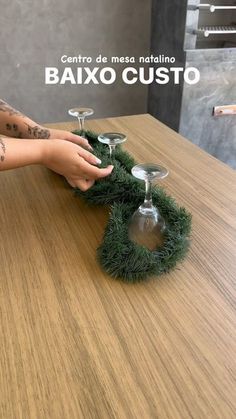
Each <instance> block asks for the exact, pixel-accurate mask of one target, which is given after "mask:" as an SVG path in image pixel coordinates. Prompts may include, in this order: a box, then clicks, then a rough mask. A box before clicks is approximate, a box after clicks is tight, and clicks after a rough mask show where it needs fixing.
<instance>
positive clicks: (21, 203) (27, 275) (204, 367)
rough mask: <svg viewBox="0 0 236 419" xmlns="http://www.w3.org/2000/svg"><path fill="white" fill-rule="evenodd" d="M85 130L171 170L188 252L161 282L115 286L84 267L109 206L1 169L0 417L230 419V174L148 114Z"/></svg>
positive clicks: (33, 172)
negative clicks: (114, 135)
mask: <svg viewBox="0 0 236 419" xmlns="http://www.w3.org/2000/svg"><path fill="white" fill-rule="evenodd" d="M55 126H57V127H59V128H65V129H73V128H75V126H76V124H74V123H71V124H69V123H67V124H56V125H55ZM87 127H89V128H90V129H93V130H95V131H97V132H102V131H112V130H118V131H121V132H124V133H126V134H127V135H128V141H127V143H126V144H125V146H124V148H125V149H127V150H128V151H130V152H131V153H132V154H133V155H134V157H135V158H136V160H137V161H138V162H144V161H155V162H159V163H161V164H163V165H164V166H167V167H168V168H169V170H170V175H169V177H168V178H166V179H165V180H164V181H163V186H164V187H165V188H166V190H167V192H168V193H170V194H171V195H173V197H175V198H176V200H177V201H178V203H179V204H182V205H184V206H185V207H186V208H187V209H188V210H190V211H191V212H192V214H193V232H192V246H191V250H190V253H189V255H188V257H187V258H186V260H185V261H184V263H183V264H182V265H180V266H178V268H177V269H176V270H175V271H173V272H172V273H171V274H168V275H165V276H162V277H161V278H159V279H156V278H153V279H151V280H150V281H148V282H146V283H143V284H136V285H127V284H124V283H122V282H119V281H115V280H113V279H111V278H110V277H108V276H107V275H106V274H104V272H102V270H101V268H100V266H99V265H98V263H97V261H96V248H97V246H98V244H99V243H100V242H101V240H102V236H103V232H104V228H105V225H106V223H107V219H108V211H107V209H105V208H103V207H100V208H89V207H87V205H86V204H85V203H84V202H83V201H82V200H80V199H78V198H77V199H76V198H75V197H74V196H73V193H72V191H71V189H70V188H69V187H68V186H67V185H66V183H65V182H64V180H63V179H62V178H61V177H60V176H57V175H56V174H54V173H52V172H50V171H48V170H47V169H45V168H42V167H39V166H32V167H27V168H23V169H17V170H12V171H8V172H1V174H0V176H1V182H0V190H1V204H0V205H1V211H0V217H1V244H0V246H1V251H0V343H1V349H0V418H1V419H18V418H24V419H34V418H39V419H42V418H50V419H74V418H76V419H77V418H79V419H80V418H86V419H90V418H99V419H100V418H101V419H106V418H109V419H111V418H119V419H123V418H129V419H130V418H141V417H142V418H161V419H167V418H168V419H169V418H171V419H172V418H173V419H187V418H194V419H202V418H204V419H205V418H206V419H211V418H212V419H228V418H235V417H236V396H235V395H236V356H235V354H236V299H235V296H236V295H235V294H236V290H235V288H236V287H235V281H236V172H235V171H233V170H232V169H230V168H228V167H227V166H225V165H224V164H222V163H220V162H219V161H217V160H216V159H214V158H213V157H210V156H209V155H207V154H206V153H204V152H203V151H201V150H200V149H199V148H197V147H196V146H194V145H192V144H191V143H190V142H188V141H187V140H185V139H183V138H182V137H181V136H179V135H178V134H176V133H175V132H173V131H171V130H170V129H168V128H167V127H165V126H164V125H162V124H161V123H159V122H158V121H156V120H155V119H153V118H152V117H151V116H149V115H142V116H141V115H140V116H130V117H121V118H111V119H103V120H95V121H90V122H88V123H87Z"/></svg>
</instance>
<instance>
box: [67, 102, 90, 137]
mask: <svg viewBox="0 0 236 419" xmlns="http://www.w3.org/2000/svg"><path fill="white" fill-rule="evenodd" d="M68 114H69V115H71V116H74V117H75V118H77V119H78V121H79V129H80V131H81V137H85V130H84V124H85V118H86V117H87V116H91V115H93V114H94V110H93V109H91V108H82V107H81V108H72V109H69V110H68Z"/></svg>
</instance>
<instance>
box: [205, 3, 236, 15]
mask: <svg viewBox="0 0 236 419" xmlns="http://www.w3.org/2000/svg"><path fill="white" fill-rule="evenodd" d="M197 9H199V10H207V11H209V12H211V13H214V12H216V11H218V10H236V6H215V5H213V4H199V5H198V6H197Z"/></svg>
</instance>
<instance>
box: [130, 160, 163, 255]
mask: <svg viewBox="0 0 236 419" xmlns="http://www.w3.org/2000/svg"><path fill="white" fill-rule="evenodd" d="M131 172H132V175H133V176H134V177H136V178H137V179H140V180H144V181H145V189H146V194H145V199H144V202H143V204H142V205H140V207H139V208H138V209H137V210H136V211H135V212H134V214H133V215H132V217H131V220H130V222H129V227H128V233H129V238H130V240H132V241H133V242H135V243H138V244H140V245H142V246H145V247H147V248H148V249H150V250H154V249H156V248H157V247H161V246H162V245H163V242H164V231H165V228H166V223H165V220H164V218H163V217H162V216H161V215H160V212H159V210H158V208H156V207H155V206H154V205H153V202H152V183H153V181H154V180H156V179H163V178H165V177H166V176H167V175H168V170H167V169H166V168H165V167H163V166H159V165H158V164H155V163H144V164H137V165H136V166H134V167H133V168H132V171H131Z"/></svg>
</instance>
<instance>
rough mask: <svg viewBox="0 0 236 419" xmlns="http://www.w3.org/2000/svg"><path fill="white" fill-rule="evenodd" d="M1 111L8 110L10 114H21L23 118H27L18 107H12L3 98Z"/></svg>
mask: <svg viewBox="0 0 236 419" xmlns="http://www.w3.org/2000/svg"><path fill="white" fill-rule="evenodd" d="M0 112H7V113H8V114H9V116H13V115H21V116H22V118H25V116H24V115H22V113H21V112H19V111H17V110H16V109H14V108H12V107H11V106H10V105H8V104H7V103H6V102H4V101H3V100H0Z"/></svg>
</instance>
